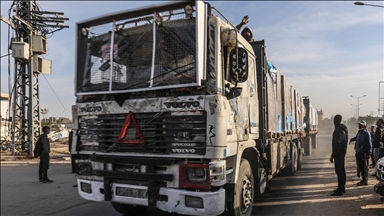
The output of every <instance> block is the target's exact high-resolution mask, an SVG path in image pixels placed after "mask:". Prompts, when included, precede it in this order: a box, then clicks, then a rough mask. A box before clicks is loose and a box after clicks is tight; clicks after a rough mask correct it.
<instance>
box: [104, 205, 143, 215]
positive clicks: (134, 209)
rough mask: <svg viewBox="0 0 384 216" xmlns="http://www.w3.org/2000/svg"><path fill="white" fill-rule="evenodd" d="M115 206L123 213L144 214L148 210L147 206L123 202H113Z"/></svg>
mask: <svg viewBox="0 0 384 216" xmlns="http://www.w3.org/2000/svg"><path fill="white" fill-rule="evenodd" d="M112 206H113V208H114V209H115V210H116V211H117V212H119V213H120V214H123V215H135V216H136V215H144V214H145V212H146V211H147V209H148V207H147V206H138V205H129V204H123V203H117V202H112Z"/></svg>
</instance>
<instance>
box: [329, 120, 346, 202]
mask: <svg viewBox="0 0 384 216" xmlns="http://www.w3.org/2000/svg"><path fill="white" fill-rule="evenodd" d="M341 119H342V116H341V115H336V116H335V117H334V119H333V123H334V125H335V130H334V131H333V134H332V155H331V158H330V159H329V161H330V162H331V163H333V162H334V161H335V172H336V174H337V188H336V190H334V191H333V192H334V193H332V194H331V196H342V195H343V193H345V182H346V174H345V155H346V153H347V143H348V129H347V126H345V125H344V124H342V123H341Z"/></svg>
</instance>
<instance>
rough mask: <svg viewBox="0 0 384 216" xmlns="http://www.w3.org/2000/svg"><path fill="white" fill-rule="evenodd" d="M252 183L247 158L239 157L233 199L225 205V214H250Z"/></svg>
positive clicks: (242, 215) (251, 174)
mask: <svg viewBox="0 0 384 216" xmlns="http://www.w3.org/2000/svg"><path fill="white" fill-rule="evenodd" d="M254 185H255V182H254V178H253V173H252V169H251V166H250V165H249V162H248V160H246V159H241V162H240V167H239V174H238V179H237V182H236V185H235V195H234V196H235V197H234V201H233V203H230V204H229V205H228V206H227V209H228V212H227V213H228V214H226V215H233V216H250V215H251V214H252V208H253V197H254Z"/></svg>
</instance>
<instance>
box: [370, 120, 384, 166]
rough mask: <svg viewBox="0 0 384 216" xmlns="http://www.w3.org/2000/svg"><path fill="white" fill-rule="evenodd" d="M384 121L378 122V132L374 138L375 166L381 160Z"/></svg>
mask: <svg viewBox="0 0 384 216" xmlns="http://www.w3.org/2000/svg"><path fill="white" fill-rule="evenodd" d="M383 123H384V122H383V119H381V118H379V119H378V120H377V122H376V131H375V133H374V135H373V138H372V153H373V159H372V161H373V162H374V163H373V166H375V164H376V161H377V160H378V159H379V154H380V142H381V130H383Z"/></svg>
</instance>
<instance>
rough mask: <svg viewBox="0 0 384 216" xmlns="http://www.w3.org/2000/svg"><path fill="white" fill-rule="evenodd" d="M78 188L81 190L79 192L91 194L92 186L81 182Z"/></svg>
mask: <svg viewBox="0 0 384 216" xmlns="http://www.w3.org/2000/svg"><path fill="white" fill-rule="evenodd" d="M80 188H81V191H83V192H85V193H90V194H91V193H92V185H91V184H88V183H85V182H81V183H80Z"/></svg>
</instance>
